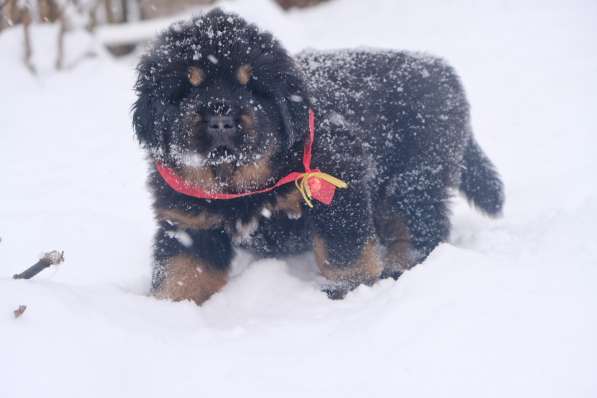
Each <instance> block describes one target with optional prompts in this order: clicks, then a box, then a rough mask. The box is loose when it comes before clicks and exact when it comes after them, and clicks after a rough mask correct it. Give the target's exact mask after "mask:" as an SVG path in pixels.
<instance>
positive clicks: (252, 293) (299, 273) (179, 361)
mask: <svg viewBox="0 0 597 398" xmlns="http://www.w3.org/2000/svg"><path fill="white" fill-rule="evenodd" d="M224 6H225V8H226V9H228V10H233V11H236V12H238V13H240V14H241V15H243V16H245V17H246V18H248V19H249V20H251V21H254V22H257V23H258V24H260V25H261V26H262V27H264V28H266V29H269V30H272V31H273V32H274V33H275V34H276V35H277V36H278V37H279V38H280V39H281V41H282V42H283V43H284V44H285V45H286V46H287V47H288V48H289V49H290V50H291V51H298V50H300V49H302V48H305V47H313V48H322V49H328V48H339V47H354V46H367V47H384V48H398V49H409V50H423V51H428V52H431V53H434V54H437V55H440V56H443V57H445V58H446V59H447V60H448V61H449V62H450V63H452V64H453V65H454V66H455V67H456V69H457V70H458V71H459V73H460V75H461V76H462V79H463V81H464V85H465V87H466V89H467V91H468V95H469V99H470V102H471V104H472V119H473V126H474V130H475V132H476V136H477V139H478V140H479V142H480V143H481V145H482V146H483V148H484V149H485V150H486V152H487V153H488V154H489V156H490V157H491V158H492V159H493V160H494V162H495V163H496V165H497V167H498V169H499V171H500V172H501V174H502V176H503V179H504V182H505V184H506V189H507V206H506V209H505V216H504V217H503V218H502V219H500V220H497V221H494V220H489V219H485V218H483V217H482V216H481V215H479V214H477V213H475V212H474V211H473V210H471V209H469V208H468V207H467V206H466V204H465V203H464V201H463V200H461V199H456V200H455V201H454V212H453V217H452V221H453V233H452V236H451V238H450V240H449V242H448V243H445V244H443V245H441V246H440V247H438V248H437V249H436V250H435V251H434V252H433V253H432V255H431V256H430V257H429V258H428V260H427V261H425V262H424V263H423V264H421V265H419V266H417V267H416V268H415V269H413V270H412V271H409V272H408V273H406V274H405V275H404V276H403V277H402V278H400V280H399V281H397V282H394V281H390V280H386V281H382V282H380V283H378V284H376V285H375V286H373V287H361V288H359V289H357V290H356V291H354V292H352V293H351V294H350V295H349V296H348V297H347V298H346V299H345V300H343V301H330V300H328V299H327V298H326V297H325V295H324V294H322V293H320V292H319V291H318V289H317V284H316V277H317V275H316V271H315V267H314V266H313V260H312V258H311V257H310V256H305V257H303V258H293V259H278V260H261V261H256V260H253V259H251V258H250V257H249V256H248V255H246V254H243V255H240V256H239V257H238V259H237V262H236V264H235V268H234V275H233V277H232V279H231V282H230V283H229V284H228V285H227V286H226V287H225V289H224V290H223V291H222V292H221V293H219V294H217V295H216V296H214V297H213V298H212V299H211V300H209V301H208V302H207V303H206V304H205V305H204V306H202V307H197V306H195V305H194V304H191V303H188V302H184V303H171V302H165V301H157V300H155V299H153V298H150V297H147V296H146V292H147V289H148V286H149V282H150V268H149V261H150V247H151V237H152V233H153V230H154V223H153V220H152V215H151V213H150V199H149V196H148V193H147V190H146V188H145V185H144V184H145V174H146V167H147V166H146V164H145V163H144V160H143V155H142V153H141V150H140V149H139V148H138V145H137V143H136V142H135V140H134V137H133V133H132V129H131V120H130V119H131V115H130V111H129V110H130V106H131V104H132V102H133V101H134V93H133V91H132V86H133V82H134V79H135V73H134V64H135V59H134V57H129V58H127V59H125V60H114V59H112V58H110V57H109V56H106V55H102V56H100V57H98V58H95V59H93V60H87V61H85V62H83V63H81V64H80V65H79V66H77V67H76V68H75V69H74V70H71V71H68V72H64V73H56V72H54V71H53V70H52V68H51V67H52V63H53V60H54V56H55V55H54V50H55V32H54V31H53V30H52V29H51V28H48V27H44V28H36V29H35V30H34V31H33V35H34V44H35V62H36V63H37V65H38V67H39V69H40V71H39V75H38V76H37V77H32V76H31V75H30V74H29V73H28V72H27V71H26V70H25V68H24V67H23V66H22V64H21V61H20V57H21V53H20V52H21V50H22V44H21V40H22V36H21V30H18V29H17V30H10V31H7V32H3V33H2V34H0V57H1V58H0V93H1V103H0V173H1V175H0V180H1V182H0V236H1V237H2V241H1V242H0V397H3V398H4V397H5V398H13V397H177V396H185V397H186V396H196V397H231V396H249V397H250V396H259V397H366V396H371V397H382V396H383V397H387V396H407V397H597V341H596V336H597V288H596V285H597V239H596V236H595V230H596V226H597V225H596V224H597V182H596V181H597V176H596V175H597V156H596V155H597V150H596V145H597V138H596V133H597V2H595V1H594V0H586V1H580V0H579V1H540V0H537V1H516V0H508V1H506V0H502V1H493V2H488V1H487V2H481V1H473V0H450V1H442V0H434V1H426V2H420V1H415V0H400V1H398V0H368V1H364V0H335V1H333V2H331V3H329V4H326V5H323V6H320V7H316V8H313V9H309V10H306V11H294V12H291V13H288V14H285V13H283V12H281V11H279V10H278V9H277V8H276V7H274V6H273V5H272V4H271V3H270V2H269V1H267V0H237V1H234V2H232V1H231V2H229V3H225V4H224ZM145 29H148V27H145ZM149 29H152V27H151V26H150V27H149ZM134 33H135V32H132V33H131V34H134ZM88 40H89V38H86V37H85V36H75V37H72V36H71V38H70V39H69V42H68V43H67V44H68V48H69V49H70V53H71V54H74V53H76V49H77V48H79V49H84V48H85V46H87V45H88V43H86V41H88ZM50 249H62V250H64V251H65V257H66V262H65V263H64V264H62V265H61V266H59V267H53V268H51V269H49V270H46V271H44V272H43V273H42V274H40V275H38V276H37V277H36V278H34V279H32V280H30V281H15V280H12V279H11V277H12V275H13V274H14V273H16V272H20V271H22V270H23V269H24V268H26V267H27V266H29V265H30V264H32V263H33V262H35V260H36V259H37V256H38V255H39V254H40V253H41V252H43V251H47V250H50ZM21 304H24V305H27V307H28V309H27V311H26V312H25V313H24V314H23V316H21V317H20V318H18V319H15V318H14V317H13V310H14V309H16V308H17V307H18V306H19V305H21Z"/></svg>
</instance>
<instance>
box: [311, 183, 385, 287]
mask: <svg viewBox="0 0 597 398" xmlns="http://www.w3.org/2000/svg"><path fill="white" fill-rule="evenodd" d="M317 206H318V208H317V209H316V212H317V214H316V217H315V218H314V224H315V235H314V238H313V248H314V252H315V260H316V262H317V265H318V267H319V270H320V271H321V274H322V275H323V276H324V277H325V279H326V283H325V285H324V288H323V290H324V291H325V292H326V293H327V294H328V296H329V297H330V298H332V299H341V298H343V297H344V296H345V295H346V293H348V292H349V291H350V290H352V289H354V288H356V287H357V286H359V285H360V284H367V285H371V284H373V283H375V282H376V281H377V280H378V279H379V276H380V275H381V272H382V270H383V266H382V263H381V260H380V256H379V253H378V245H377V239H376V237H375V232H374V228H373V223H372V220H371V218H372V217H371V205H370V203H369V195H368V194H367V193H366V190H362V189H359V186H358V184H352V186H349V188H348V190H346V191H342V192H340V193H338V195H337V196H336V199H334V203H333V204H332V205H331V206H329V207H328V206H324V205H321V204H320V205H317Z"/></svg>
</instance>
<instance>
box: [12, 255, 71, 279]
mask: <svg viewBox="0 0 597 398" xmlns="http://www.w3.org/2000/svg"><path fill="white" fill-rule="evenodd" d="M63 261H64V252H59V251H57V250H54V251H51V252H48V253H46V254H44V255H43V257H42V258H40V259H39V261H38V262H36V263H35V264H33V265H32V266H31V267H29V268H27V269H26V270H25V271H23V272H21V273H20V274H15V275H13V276H12V278H13V279H31V278H33V277H34V276H35V275H37V274H39V273H40V272H41V271H43V270H44V269H46V268H48V267H49V266H51V265H54V264H60V263H62V262H63Z"/></svg>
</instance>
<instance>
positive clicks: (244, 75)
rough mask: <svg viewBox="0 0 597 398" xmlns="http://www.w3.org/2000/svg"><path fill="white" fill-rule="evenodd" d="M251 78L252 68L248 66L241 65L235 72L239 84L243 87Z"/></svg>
mask: <svg viewBox="0 0 597 398" xmlns="http://www.w3.org/2000/svg"><path fill="white" fill-rule="evenodd" d="M252 76H253V67H252V66H251V65H248V64H246V65H242V66H241V67H240V68H238V70H237V71H236V78H237V79H238V81H239V83H240V84H242V85H243V86H245V85H247V84H248V83H249V80H251V77H252Z"/></svg>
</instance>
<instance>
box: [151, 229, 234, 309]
mask: <svg viewBox="0 0 597 398" xmlns="http://www.w3.org/2000/svg"><path fill="white" fill-rule="evenodd" d="M160 224H161V226H160V229H159V230H158V233H157V234H156V238H155V248H154V272H153V281H152V294H153V295H154V296H155V297H158V298H162V299H169V300H174V301H181V300H192V301H194V302H195V303H197V304H202V303H203V302H204V301H205V300H207V299H208V298H210V297H211V296H212V295H213V294H214V293H216V292H217V291H219V290H220V289H221V288H222V287H224V285H225V284H226V282H227V280H228V271H229V268H230V262H231V261H232V256H233V250H232V245H231V242H230V237H229V236H228V235H227V234H226V233H225V232H224V230H222V229H208V230H199V229H189V228H180V227H173V226H172V225H169V224H166V223H160Z"/></svg>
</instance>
